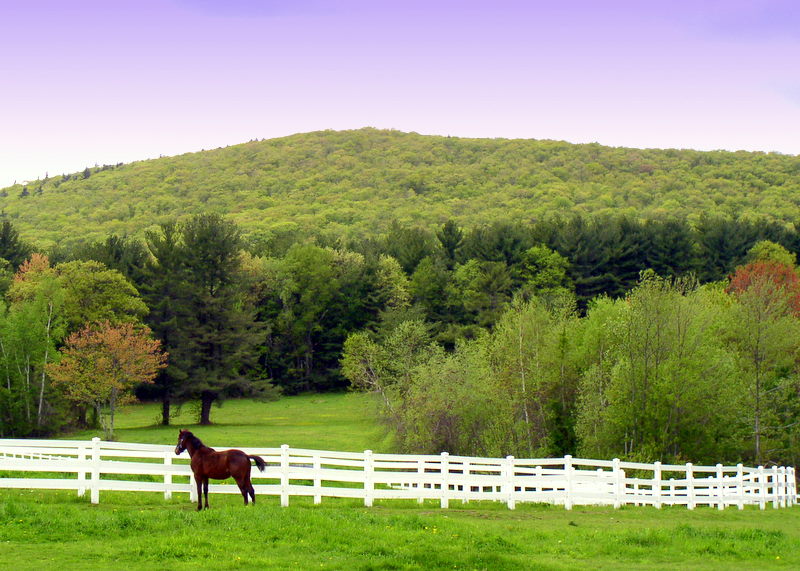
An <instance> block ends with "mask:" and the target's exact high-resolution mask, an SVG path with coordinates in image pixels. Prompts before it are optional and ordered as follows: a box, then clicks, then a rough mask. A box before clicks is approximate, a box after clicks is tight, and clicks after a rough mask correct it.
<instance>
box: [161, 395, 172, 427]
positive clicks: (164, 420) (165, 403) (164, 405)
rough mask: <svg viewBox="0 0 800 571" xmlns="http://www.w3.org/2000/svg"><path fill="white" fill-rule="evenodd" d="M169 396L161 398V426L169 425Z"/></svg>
mask: <svg viewBox="0 0 800 571" xmlns="http://www.w3.org/2000/svg"><path fill="white" fill-rule="evenodd" d="M169 405H170V402H169V397H168V396H164V398H162V399H161V426H169Z"/></svg>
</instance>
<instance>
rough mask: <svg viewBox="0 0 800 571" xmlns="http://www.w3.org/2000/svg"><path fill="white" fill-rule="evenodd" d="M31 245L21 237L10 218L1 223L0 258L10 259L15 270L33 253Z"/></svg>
mask: <svg viewBox="0 0 800 571" xmlns="http://www.w3.org/2000/svg"><path fill="white" fill-rule="evenodd" d="M31 251H32V250H31V247H30V246H29V245H28V244H26V243H25V242H23V241H22V240H21V239H20V237H19V232H17V229H16V228H14V226H13V224H11V222H9V221H8V220H3V223H2V224H0V258H3V259H4V260H8V262H9V263H10V264H11V266H12V267H13V269H14V271H16V269H17V268H18V267H19V266H20V265H21V264H22V262H24V261H25V260H27V259H28V256H30V255H31Z"/></svg>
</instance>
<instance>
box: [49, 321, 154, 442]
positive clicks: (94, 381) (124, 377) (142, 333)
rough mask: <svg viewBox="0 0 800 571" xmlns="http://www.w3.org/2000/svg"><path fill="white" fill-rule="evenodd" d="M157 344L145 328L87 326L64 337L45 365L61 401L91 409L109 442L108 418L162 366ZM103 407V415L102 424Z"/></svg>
mask: <svg viewBox="0 0 800 571" xmlns="http://www.w3.org/2000/svg"><path fill="white" fill-rule="evenodd" d="M160 346H161V343H160V342H159V341H158V340H155V339H151V338H150V330H149V329H148V328H146V327H143V328H141V329H138V330H137V329H136V328H135V327H134V325H133V324H131V323H121V324H119V325H112V324H111V323H110V322H109V321H103V322H100V323H96V324H92V325H87V326H86V327H85V328H83V329H81V330H80V331H76V332H75V333H73V334H72V335H70V336H69V337H68V338H67V340H66V343H65V346H64V347H63V348H62V349H61V360H60V362H59V363H58V364H51V365H48V367H47V370H48V372H49V374H50V375H51V376H52V378H53V381H54V382H55V383H56V384H57V385H58V386H59V387H61V389H62V390H63V391H64V394H65V396H66V397H67V398H68V399H69V400H71V401H73V402H75V403H79V404H82V405H86V406H93V407H95V408H96V409H97V413H98V417H99V418H100V419H101V420H102V421H103V428H104V431H105V435H106V438H108V439H109V440H111V439H113V438H114V415H115V411H116V408H117V405H118V404H120V403H121V402H122V401H123V400H124V399H125V398H126V397H127V396H128V395H129V394H130V392H131V391H132V390H133V387H135V386H136V385H137V384H140V383H150V382H152V381H153V378H155V376H156V374H157V373H158V370H159V369H162V368H163V367H165V366H166V359H167V355H166V354H165V353H164V352H162V351H161V349H160ZM103 408H106V409H107V410H108V422H107V423H106V422H105V415H104V414H103Z"/></svg>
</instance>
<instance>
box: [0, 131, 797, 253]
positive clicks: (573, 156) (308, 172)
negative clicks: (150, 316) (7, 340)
mask: <svg viewBox="0 0 800 571" xmlns="http://www.w3.org/2000/svg"><path fill="white" fill-rule="evenodd" d="M798 192H800V158H798V157H796V156H786V155H781V154H777V153H769V154H765V153H748V152H735V153H732V152H721V151H718V152H699V151H691V150H674V149H673V150H658V149H630V148H612V147H604V146H602V145H597V144H588V145H573V144H569V143H564V142H558V141H536V140H507V139H464V138H455V137H434V136H422V135H418V134H415V133H401V132H398V131H385V130H376V129H361V130H357V131H343V132H335V131H325V132H317V133H306V134H299V135H293V136H291V137H285V138H280V139H273V140H268V141H253V142H249V143H245V144H241V145H235V146H231V147H226V148H220V149H215V150H210V151H205V152H199V153H189V154H185V155H181V156H176V157H165V158H160V159H154V160H149V161H139V162H135V163H131V164H126V165H114V166H111V165H104V166H102V167H97V166H96V167H92V168H87V169H84V170H83V171H79V172H76V173H72V174H64V175H62V174H56V175H51V176H47V175H45V176H44V178H42V179H40V180H36V181H31V182H28V183H27V184H19V185H15V186H12V187H9V188H6V189H2V190H0V209H1V210H2V211H3V212H4V213H5V214H6V215H7V216H8V217H9V218H10V219H11V220H12V221H13V222H14V223H15V224H16V225H17V227H18V230H19V231H20V232H21V233H22V235H23V236H24V237H26V238H27V239H30V240H35V241H36V242H37V243H38V244H40V245H42V246H44V247H49V246H51V245H54V244H57V243H61V244H63V243H68V244H72V245H75V244H77V243H79V242H80V241H81V240H84V239H87V238H88V239H90V240H93V241H102V240H104V239H105V237H106V236H108V235H112V234H115V235H127V236H135V237H137V238H139V239H142V240H143V239H144V235H145V232H146V231H147V230H153V229H154V228H155V226H157V225H158V224H161V223H163V222H168V221H170V220H172V219H174V218H177V217H181V216H184V217H188V216H190V215H193V214H199V213H217V214H221V215H224V216H228V217H229V218H230V220H231V221H233V222H235V223H236V224H237V225H238V226H239V227H240V228H241V229H242V231H243V233H244V235H245V236H246V237H249V238H251V239H254V240H264V241H271V240H277V241H294V240H297V239H302V238H304V237H306V236H308V235H309V234H319V235H321V236H323V237H325V239H326V240H329V241H330V240H334V239H336V238H338V237H340V236H346V237H349V238H350V239H357V238H360V237H365V236H366V237H379V236H381V235H385V233H386V232H387V231H388V230H389V228H390V226H391V224H392V221H395V220H396V221H399V222H400V223H402V224H404V225H412V224H414V225H420V226H423V227H429V228H433V227H435V226H440V225H441V224H442V223H444V222H445V221H447V220H448V219H450V218H452V219H454V220H455V221H456V222H457V223H458V224H459V225H461V226H463V227H466V228H474V227H477V226H479V225H481V224H484V223H491V222H494V221H501V220H518V221H531V220H541V219H543V218H546V217H548V216H550V215H551V214H552V213H554V212H557V213H561V214H562V215H569V214H580V215H592V216H593V215H598V214H599V215H608V214H612V215H613V214H618V213H625V214H629V215H632V216H636V217H642V218H645V219H659V218H662V217H664V216H675V217H678V218H680V219H687V220H689V221H690V222H691V223H692V224H696V223H697V222H698V220H699V218H700V216H701V215H702V214H703V213H709V214H714V215H720V216H738V215H742V216H745V217H748V218H756V217H766V218H769V219H770V220H773V221H777V222H780V223H783V224H792V223H794V221H795V220H797V219H800V208H799V207H798V204H797V201H796V196H797V193H798ZM77 227H79V228H81V229H82V232H81V234H80V235H76V233H75V232H74V229H75V228H77Z"/></svg>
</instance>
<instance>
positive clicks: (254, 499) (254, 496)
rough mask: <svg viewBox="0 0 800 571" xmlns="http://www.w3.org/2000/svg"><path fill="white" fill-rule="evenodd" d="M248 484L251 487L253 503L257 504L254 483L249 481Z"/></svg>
mask: <svg viewBox="0 0 800 571" xmlns="http://www.w3.org/2000/svg"><path fill="white" fill-rule="evenodd" d="M247 485H248V486H249V487H250V490H248V491H249V492H250V498H251V499H252V500H253V505H255V503H256V490H255V488H253V484H251V483H250V482H247Z"/></svg>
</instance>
